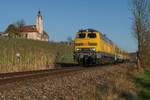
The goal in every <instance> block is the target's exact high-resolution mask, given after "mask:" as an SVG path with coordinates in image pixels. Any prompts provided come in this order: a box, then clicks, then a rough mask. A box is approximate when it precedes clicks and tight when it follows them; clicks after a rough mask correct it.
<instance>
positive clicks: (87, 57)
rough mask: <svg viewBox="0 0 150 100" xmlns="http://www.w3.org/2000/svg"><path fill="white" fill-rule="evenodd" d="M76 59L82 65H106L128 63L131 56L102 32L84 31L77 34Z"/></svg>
mask: <svg viewBox="0 0 150 100" xmlns="http://www.w3.org/2000/svg"><path fill="white" fill-rule="evenodd" d="M74 59H75V60H76V61H77V62H78V63H79V64H82V65H87V64H88V65H89V64H105V63H115V62H124V61H127V60H128V59H129V55H128V53H127V52H126V51H124V50H122V49H120V48H119V47H117V46H116V45H115V44H114V43H113V42H112V41H111V40H110V39H108V38H107V37H106V36H105V35H103V34H102V33H101V32H98V31H96V30H94V29H84V30H79V32H77V34H76V37H75V40H74Z"/></svg>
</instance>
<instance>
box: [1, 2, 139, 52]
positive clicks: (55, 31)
mask: <svg viewBox="0 0 150 100" xmlns="http://www.w3.org/2000/svg"><path fill="white" fill-rule="evenodd" d="M129 1H130V0H1V1H0V31H4V30H5V29H6V28H7V26H8V25H9V24H11V23H14V22H16V21H18V20H22V19H23V20H24V21H25V22H26V24H27V25H33V24H35V22H36V16H37V12H38V10H41V12H42V15H43V24H44V30H45V31H47V32H48V34H49V40H50V41H65V40H67V38H68V37H72V38H74V37H75V34H76V32H77V31H78V30H79V29H84V28H93V29H96V30H98V31H100V32H102V33H103V34H106V36H107V37H108V38H110V39H111V40H112V41H113V42H114V43H115V44H117V45H118V46H119V47H120V48H122V49H124V50H126V51H128V52H134V51H136V50H137V46H136V42H135V39H134V37H133V35H132V32H133V31H132V20H131V19H132V14H131V10H130V7H131V6H130V2H129Z"/></svg>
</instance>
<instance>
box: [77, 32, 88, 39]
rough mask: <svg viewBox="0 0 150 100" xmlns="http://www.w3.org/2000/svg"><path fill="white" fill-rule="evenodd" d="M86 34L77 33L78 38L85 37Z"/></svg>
mask: <svg viewBox="0 0 150 100" xmlns="http://www.w3.org/2000/svg"><path fill="white" fill-rule="evenodd" d="M85 36H86V34H83V33H80V34H78V35H77V38H85Z"/></svg>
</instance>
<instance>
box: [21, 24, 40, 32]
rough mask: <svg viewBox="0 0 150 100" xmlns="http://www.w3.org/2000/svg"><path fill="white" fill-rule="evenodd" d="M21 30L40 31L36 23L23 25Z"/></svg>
mask: <svg viewBox="0 0 150 100" xmlns="http://www.w3.org/2000/svg"><path fill="white" fill-rule="evenodd" d="M20 31H21V32H38V30H37V28H36V25H27V26H23V27H21V29H20Z"/></svg>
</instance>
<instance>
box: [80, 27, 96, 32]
mask: <svg viewBox="0 0 150 100" xmlns="http://www.w3.org/2000/svg"><path fill="white" fill-rule="evenodd" d="M79 32H98V31H97V30H95V29H92V28H88V29H81V30H79Z"/></svg>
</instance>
